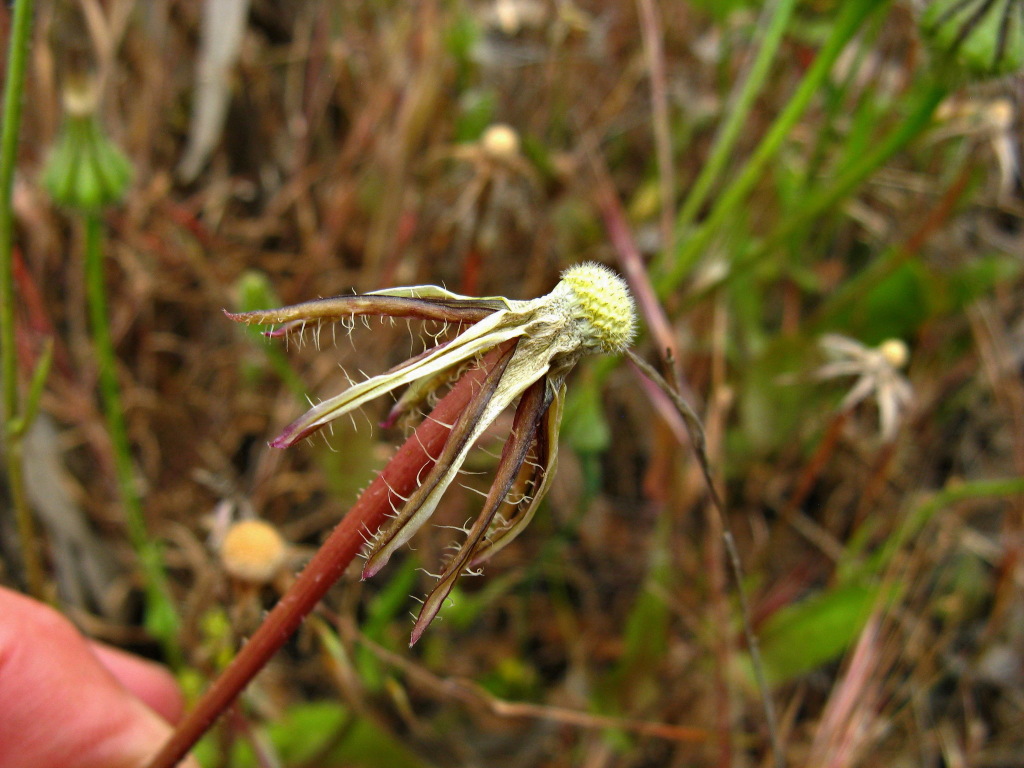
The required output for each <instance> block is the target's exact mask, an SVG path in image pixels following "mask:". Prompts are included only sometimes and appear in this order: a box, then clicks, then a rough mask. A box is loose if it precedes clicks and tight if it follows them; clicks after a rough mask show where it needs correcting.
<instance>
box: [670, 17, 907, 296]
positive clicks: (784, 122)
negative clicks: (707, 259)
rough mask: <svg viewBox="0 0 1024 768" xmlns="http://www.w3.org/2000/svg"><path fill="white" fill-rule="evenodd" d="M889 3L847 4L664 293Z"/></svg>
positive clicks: (677, 262) (674, 267)
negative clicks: (873, 16)
mask: <svg viewBox="0 0 1024 768" xmlns="http://www.w3.org/2000/svg"><path fill="white" fill-rule="evenodd" d="M886 3H887V0H851V2H847V3H843V4H842V9H841V11H840V16H839V18H838V19H837V20H836V23H835V26H834V27H833V28H832V33H831V36H830V37H829V39H828V40H827V41H826V43H825V45H824V47H823V48H822V49H821V50H820V51H819V52H818V55H817V56H816V57H815V59H814V63H813V64H812V65H811V67H810V69H809V70H808V71H807V74H806V75H804V79H803V80H802V81H801V83H800V86H799V87H798V88H797V90H796V93H794V94H793V97H792V98H791V99H790V100H789V103H788V104H787V105H786V108H785V109H784V110H783V111H782V114H781V115H779V116H778V117H777V118H776V120H775V122H774V123H772V126H771V128H769V129H768V133H767V134H766V135H765V137H764V138H763V139H762V140H761V143H760V144H759V145H758V147H757V149H756V150H755V151H754V154H753V156H752V157H751V158H750V159H749V160H747V164H746V165H745V166H744V167H743V170H742V171H740V173H739V174H738V175H737V176H736V178H735V179H734V181H733V182H732V183H731V184H730V185H729V186H728V187H726V189H725V190H724V191H723V192H722V194H721V195H720V196H719V198H718V202H717V203H716V204H715V207H714V209H713V210H712V211H711V214H710V215H709V216H708V218H707V220H705V221H704V222H703V223H702V224H701V227H700V229H698V230H697V232H696V233H695V234H694V236H693V237H691V238H690V239H689V240H687V241H686V242H685V243H684V244H683V245H682V246H681V248H680V249H679V251H678V252H677V253H676V255H675V258H674V259H673V261H672V263H671V264H669V265H667V267H666V269H664V270H663V271H662V275H661V276H660V279H659V280H658V281H657V287H658V293H659V295H661V296H662V297H665V296H667V295H668V294H669V293H671V292H672V291H673V290H675V288H676V287H677V286H678V285H679V283H681V282H682V281H683V279H684V278H685V277H686V276H687V275H688V274H689V273H690V271H691V269H692V268H693V265H694V264H695V263H696V261H697V259H698V257H699V256H700V255H701V254H702V253H703V252H704V250H705V249H706V248H707V247H708V245H710V243H711V241H712V239H713V238H714V237H715V236H716V235H717V234H718V233H719V230H720V228H721V226H722V224H724V223H725V222H726V221H727V220H728V219H729V217H731V216H732V215H733V214H734V213H735V211H736V209H737V207H738V206H739V205H740V204H741V203H742V202H743V201H744V200H745V199H746V197H747V195H748V194H749V192H750V190H751V189H753V187H754V185H755V184H756V183H757V181H758V180H759V179H760V178H761V173H762V171H763V170H764V167H765V165H766V164H767V163H768V161H769V160H771V159H772V158H773V157H774V156H775V154H776V153H777V152H778V151H779V149H780V148H781V146H782V142H783V141H784V140H785V139H786V137H787V136H788V135H789V133H790V131H791V130H792V129H793V127H794V126H795V125H796V122H797V120H799V119H800V117H801V116H802V115H803V113H804V112H805V111H806V109H807V107H808V106H809V105H810V103H811V99H812V98H813V97H814V96H815V94H817V93H818V91H819V89H820V87H821V84H822V82H823V81H824V80H825V78H826V77H827V76H828V74H829V72H830V71H831V70H832V66H833V64H835V61H836V59H837V58H839V54H840V53H842V51H843V49H844V48H845V47H846V44H847V43H848V42H849V41H850V40H851V39H852V38H853V36H854V35H855V34H856V33H857V31H858V30H859V29H860V26H861V24H862V23H863V21H864V19H866V18H867V17H868V15H870V14H871V13H872V12H873V11H874V10H876V9H877V8H879V7H881V6H882V5H885V4H886Z"/></svg>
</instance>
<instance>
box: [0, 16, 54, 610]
mask: <svg viewBox="0 0 1024 768" xmlns="http://www.w3.org/2000/svg"><path fill="white" fill-rule="evenodd" d="M31 33H32V0H16V2H15V3H14V18H13V20H12V23H11V38H10V42H9V44H8V48H7V84H6V87H5V88H4V105H3V126H2V134H0V368H2V373H0V385H2V387H3V432H4V442H5V444H6V446H7V461H6V464H7V478H8V483H9V485H10V492H11V503H12V505H13V507H14V514H15V517H16V519H17V524H18V536H19V537H20V539H21V551H22V556H23V557H24V560H25V580H26V583H27V585H28V590H29V592H30V593H31V594H32V595H33V596H35V597H37V598H40V599H41V598H43V596H44V591H45V583H46V582H45V578H44V572H43V565H42V561H41V559H40V556H39V550H38V546H37V538H38V537H37V536H36V530H35V521H34V519H33V518H32V512H31V510H30V509H29V508H28V500H27V498H26V495H25V478H24V466H23V464H22V461H23V453H22V434H23V432H24V430H16V429H14V425H15V423H16V422H17V420H18V417H19V397H18V369H17V358H16V348H15V338H14V271H13V256H14V208H13V205H12V202H13V192H14V168H15V164H16V163H17V157H18V129H19V128H20V127H21V109H22V104H23V102H24V94H25V69H26V65H27V61H28V44H29V39H30V38H31Z"/></svg>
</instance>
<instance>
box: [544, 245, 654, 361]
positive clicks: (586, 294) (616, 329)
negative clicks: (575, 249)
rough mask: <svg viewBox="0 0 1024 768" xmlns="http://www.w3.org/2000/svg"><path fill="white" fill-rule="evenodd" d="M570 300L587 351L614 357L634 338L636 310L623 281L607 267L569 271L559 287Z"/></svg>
mask: <svg viewBox="0 0 1024 768" xmlns="http://www.w3.org/2000/svg"><path fill="white" fill-rule="evenodd" d="M561 286H565V289H566V290H567V291H568V292H569V293H570V295H571V297H572V299H571V301H572V304H571V307H572V312H573V316H574V319H575V321H576V323H577V325H578V328H579V331H580V334H581V335H582V336H583V338H584V343H585V344H586V346H587V347H589V348H592V349H594V350H600V351H601V352H607V353H610V354H615V353H618V352H622V351H623V350H625V349H626V347H628V346H629V345H630V344H631V343H632V341H633V336H634V335H636V307H635V306H634V304H633V297H632V296H631V295H630V293H629V288H627V287H626V281H625V280H623V279H622V278H621V277H619V276H618V275H616V274H615V273H614V272H612V271H611V270H610V269H608V268H607V267H604V266H602V265H600V264H593V263H586V264H577V265H576V266H573V267H569V269H567V270H565V272H563V273H562V280H561V283H559V286H558V287H556V288H555V290H556V291H558V289H559V287H561Z"/></svg>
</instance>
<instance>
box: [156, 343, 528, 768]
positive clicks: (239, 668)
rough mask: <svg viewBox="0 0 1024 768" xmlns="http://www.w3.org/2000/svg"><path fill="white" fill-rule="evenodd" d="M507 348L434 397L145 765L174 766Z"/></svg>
mask: <svg viewBox="0 0 1024 768" xmlns="http://www.w3.org/2000/svg"><path fill="white" fill-rule="evenodd" d="M507 349H508V346H507V344H506V345H502V346H500V347H498V348H497V349H496V350H494V351H492V352H491V353H490V354H489V355H488V356H487V357H485V358H484V361H483V363H481V365H480V367H478V368H475V369H473V370H470V371H468V372H467V373H466V374H464V375H463V376H462V377H461V378H460V379H459V380H458V382H457V383H456V384H455V386H454V387H453V388H452V390H451V391H450V392H449V393H448V394H447V395H445V396H444V397H443V398H442V399H441V400H440V402H438V404H437V405H436V406H435V407H434V410H433V411H432V412H431V415H430V418H427V419H424V420H423V422H421V423H420V425H419V427H417V429H416V431H415V432H414V433H413V434H412V435H410V436H409V438H408V439H407V440H406V441H405V443H404V444H403V445H402V447H401V448H399V449H398V452H397V453H396V454H395V455H394V456H393V457H392V459H391V461H389V462H388V465H387V466H386V467H385V468H384V470H383V471H382V472H381V473H380V474H379V475H377V477H376V478H375V479H374V481H373V482H372V483H370V486H369V487H368V488H367V489H366V490H365V491H364V492H363V494H362V495H361V496H360V497H359V499H358V500H357V501H356V503H355V504H353V505H352V508H351V509H350V510H349V511H348V514H346V515H345V517H344V518H343V519H342V521H341V522H340V523H339V524H338V527H337V528H335V529H334V531H332V532H331V535H330V536H329V537H328V538H327V541H325V542H324V544H323V545H322V546H321V547H320V549H319V550H318V551H317V553H316V554H315V555H314V556H313V559H312V560H310V561H309V565H307V566H306V568H305V570H303V571H302V573H300V574H299V576H298V577H297V578H296V580H295V581H294V583H293V584H292V586H291V587H290V588H289V589H288V592H287V593H285V595H284V596H283V597H282V598H281V600H280V601H279V602H278V603H277V605H275V606H274V608H273V610H271V612H270V613H269V614H268V616H267V617H266V619H264V620H263V623H262V624H260V626H259V628H258V629H257V630H256V632H255V633H254V634H253V636H252V637H251V638H249V640H248V641H247V642H246V643H245V645H244V646H242V649H241V650H240V651H239V652H238V655H237V656H235V658H234V659H232V660H231V662H230V663H229V664H228V666H227V668H226V669H225V670H224V671H223V672H222V673H221V675H220V677H218V678H217V679H216V680H214V682H213V685H211V686H210V688H209V689H208V690H207V691H206V693H205V694H204V695H203V697H202V698H201V699H200V700H199V703H198V704H197V705H196V707H195V709H193V710H192V711H191V712H189V713H188V714H187V715H186V716H185V717H184V718H183V719H182V720H181V722H179V723H178V726H177V728H175V730H174V733H173V734H171V737H170V739H168V741H167V743H165V744H164V746H163V747H162V748H161V750H160V751H159V752H158V753H157V754H156V756H154V757H153V759H152V760H151V761H150V763H149V765H148V767H147V768H172V766H174V765H176V764H177V763H178V762H179V761H180V760H181V759H182V758H183V757H184V756H185V754H186V753H187V752H188V751H189V750H190V749H191V748H192V746H193V745H194V744H195V743H196V742H197V741H198V740H199V739H200V738H201V737H202V735H203V734H204V733H205V732H206V731H207V729H209V728H210V726H211V725H213V723H214V721H215V720H216V719H217V718H218V717H219V716H220V715H221V713H222V712H223V711H224V710H225V709H227V707H228V706H229V705H230V704H231V702H232V701H234V699H235V697H236V696H238V694H239V693H241V692H242V690H243V689H244V688H245V686H246V685H247V684H248V682H249V681H250V680H251V679H252V678H253V677H254V676H255V675H256V673H257V672H259V670H260V669H261V668H262V667H263V665H265V664H266V663H267V661H268V660H269V659H270V657H271V656H273V655H274V654H275V653H276V652H277V650H278V649H279V648H280V647H281V646H282V645H284V643H285V642H286V641H287V640H288V638H289V637H291V636H292V634H293V633H294V632H295V630H296V629H298V627H299V625H300V624H301V623H302V620H303V619H304V618H305V617H306V616H307V615H308V614H309V612H310V611H312V610H313V608H314V607H316V604H317V603H318V602H320V599H321V598H322V597H323V596H324V595H325V594H326V593H327V590H329V589H330V588H331V586H333V585H334V583H335V582H336V581H337V580H338V579H339V578H341V575H342V574H343V573H344V572H345V570H346V569H347V568H348V566H349V564H350V563H351V562H352V561H353V560H354V559H355V556H356V555H357V554H358V553H359V552H360V551H361V550H362V549H363V547H364V546H365V545H366V540H367V537H369V536H372V535H373V534H374V533H375V532H376V531H377V530H378V529H379V528H380V526H381V525H383V524H384V522H385V521H386V520H387V519H388V518H389V516H390V515H392V514H394V513H393V510H392V508H391V498H392V495H399V496H408V495H409V494H410V493H412V491H413V490H414V489H415V488H416V485H417V480H418V478H419V477H420V476H421V473H422V472H424V471H426V469H428V468H429V467H430V466H431V465H432V464H433V460H432V459H431V458H430V457H431V456H437V455H439V454H440V452H441V449H442V448H443V447H444V443H445V440H447V439H448V434H449V430H448V427H446V426H445V425H446V424H451V423H452V422H454V420H455V419H456V418H457V416H458V414H459V413H460V412H461V411H462V410H464V409H465V408H466V407H467V405H468V404H469V401H470V399H471V398H472V397H473V394H474V392H475V390H476V388H477V387H479V386H480V383H481V381H482V380H483V378H484V376H485V375H486V374H487V371H488V370H489V368H490V366H491V365H493V364H494V363H495V362H496V361H497V359H498V357H499V355H500V353H502V352H504V351H507ZM496 353H498V354H496Z"/></svg>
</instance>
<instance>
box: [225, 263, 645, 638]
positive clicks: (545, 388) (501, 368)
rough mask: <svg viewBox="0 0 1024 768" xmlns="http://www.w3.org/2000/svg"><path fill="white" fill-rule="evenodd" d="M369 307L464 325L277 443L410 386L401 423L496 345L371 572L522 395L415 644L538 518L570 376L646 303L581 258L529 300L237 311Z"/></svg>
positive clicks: (288, 327)
mask: <svg viewBox="0 0 1024 768" xmlns="http://www.w3.org/2000/svg"><path fill="white" fill-rule="evenodd" d="M366 315H376V316H381V317H405V318H419V319H423V320H433V321H441V322H444V323H449V324H455V325H457V326H458V327H459V328H460V329H461V331H460V332H459V333H458V334H457V335H455V336H454V337H453V338H450V339H448V340H446V341H443V342H438V343H436V344H435V345H434V346H432V347H429V348H427V349H425V350H424V351H423V352H422V353H420V354H418V355H416V356H414V357H412V358H410V359H408V360H406V361H405V362H403V363H401V364H399V365H397V366H395V367H394V368H392V369H391V370H389V371H387V372H385V373H382V374H380V375H378V376H373V377H371V378H368V379H366V380H365V381H362V382H360V383H358V384H353V385H352V386H351V387H349V388H348V389H347V390H345V391H344V392H341V393H340V394H338V395H335V396H333V397H330V398H327V399H326V400H324V401H323V402H321V403H320V404H319V405H317V406H315V407H313V408H312V409H310V410H309V411H307V412H306V413H304V414H303V415H302V416H300V417H299V418H298V419H296V420H295V421H294V422H292V423H291V424H289V425H288V426H287V427H286V428H285V429H284V431H283V432H282V433H281V434H280V435H279V436H278V437H276V438H275V439H274V440H273V441H271V443H270V444H271V445H272V446H274V447H276V448H285V447H288V446H290V445H293V444H294V443H296V442H297V441H299V440H301V439H302V438H304V437H307V436H308V435H311V434H312V433H314V432H316V431H317V430H319V429H320V428H321V427H323V426H325V425H327V424H329V423H330V422H332V421H333V420H334V419H336V418H338V417H339V416H343V415H345V414H347V413H349V412H351V411H352V410H354V409H356V408H359V407H360V406H362V405H364V404H365V403H367V402H369V401H370V400H373V399H375V398H377V397H380V396H381V395H384V394H388V393H391V392H394V391H395V390H397V389H399V388H402V387H405V388H406V389H405V392H404V394H403V395H402V396H401V397H400V398H399V399H398V400H397V402H396V404H395V407H394V408H392V410H391V412H390V413H389V414H388V417H387V419H386V420H385V424H391V423H393V422H394V421H396V420H397V418H398V417H399V416H403V415H406V414H408V413H410V412H412V411H413V410H414V408H415V407H416V405H418V404H419V403H422V402H424V401H425V400H427V398H428V397H429V396H430V395H432V394H434V393H435V392H436V391H437V390H438V389H440V388H441V387H444V386H446V385H448V384H450V383H452V382H453V381H454V380H455V379H457V378H458V376H459V375H461V374H462V373H463V372H464V371H465V370H466V367H467V366H470V367H472V366H479V365H482V364H483V363H481V361H482V360H483V359H484V356H485V355H488V353H493V354H490V355H488V357H487V360H488V361H489V362H488V363H487V364H486V365H487V370H486V372H485V375H484V376H483V379H482V382H481V384H480V386H479V389H477V390H476V392H475V393H474V394H473V396H472V398H471V399H470V401H469V403H468V405H467V407H466V408H465V409H464V410H462V411H461V413H460V414H459V416H458V418H457V419H455V420H454V422H453V423H452V424H450V425H447V424H446V425H445V427H446V428H447V429H448V437H447V439H446V440H445V443H444V446H443V448H442V450H441V451H440V453H439V454H438V455H437V456H436V457H432V461H431V463H430V464H428V466H427V467H425V468H424V470H423V471H422V472H421V477H420V478H419V479H418V482H417V487H416V489H415V490H414V491H413V492H412V493H411V494H410V495H409V496H408V497H404V498H403V497H401V496H399V495H398V494H397V493H392V498H391V503H392V506H393V508H394V516H393V517H392V518H391V519H390V520H389V521H388V522H387V523H386V524H385V525H384V526H382V527H381V528H380V530H378V531H376V532H375V533H374V535H373V537H372V539H371V541H370V542H369V544H368V547H367V551H366V564H365V566H364V568H363V578H369V577H370V576H373V575H374V574H376V573H378V572H379V571H380V570H381V569H382V568H383V567H384V566H385V565H386V564H387V562H388V560H389V559H390V557H391V556H392V555H393V554H394V553H395V551H396V550H397V549H398V548H399V547H401V546H402V545H403V544H405V543H406V542H407V541H408V540H409V539H410V538H411V537H412V536H413V535H414V534H415V533H416V531H417V530H419V528H420V527H422V525H423V524H424V523H425V522H426V521H427V520H428V519H429V518H430V516H431V515H432V514H433V512H434V510H435V509H436V508H437V505H438V502H439V501H440V499H441V497H442V496H443V495H444V493H445V491H446V490H447V489H448V487H449V486H450V485H451V484H452V482H453V481H454V479H455V478H456V476H457V475H458V473H459V470H460V469H461V468H462V465H463V463H464V462H465V460H466V457H467V455H468V454H469V451H470V449H471V448H472V447H473V445H474V444H475V443H476V442H477V440H478V439H479V438H480V437H481V436H482V435H483V434H484V432H485V431H486V430H487V429H488V427H490V426H491V425H492V424H493V423H494V421H495V419H497V418H498V416H499V415H500V414H501V413H502V412H503V411H504V410H505V409H506V408H508V407H509V406H511V405H512V404H513V403H515V402H516V400H517V399H518V404H517V405H516V411H515V416H514V421H513V427H512V434H511V436H510V437H509V438H508V439H507V440H506V442H505V445H504V448H503V450H502V453H501V458H500V459H499V462H498V467H497V470H496V473H495V478H494V481H493V483H492V485H491V488H490V491H489V492H488V494H487V497H486V499H485V501H484V506H483V509H482V510H481V513H480V515H479V516H478V517H477V519H476V521H475V522H474V524H473V525H472V526H471V527H470V528H468V529H466V530H465V534H466V539H465V542H464V543H463V544H462V545H461V546H460V547H459V548H458V549H457V551H456V552H455V553H454V555H452V556H451V557H450V558H449V559H448V561H447V562H446V563H445V565H444V568H443V569H442V571H441V573H440V574H439V575H438V577H437V583H436V585H435V586H434V588H433V589H432V590H431V592H430V593H429V594H428V595H427V598H426V600H425V601H424V604H423V608H422V609H421V611H420V615H419V618H418V619H417V621H416V625H415V627H414V629H413V634H412V642H416V640H417V639H419V637H420V636H421V635H422V633H423V631H424V630H425V629H426V627H427V626H428V625H429V623H430V622H431V620H432V619H433V618H434V617H435V616H436V615H437V613H438V611H439V610H440V607H441V605H442V604H443V603H444V600H445V598H446V597H447V596H448V595H449V593H450V592H451V590H452V588H453V586H454V584H455V581H456V579H457V578H458V576H459V575H460V574H462V573H463V572H465V571H467V570H469V569H472V568H477V567H478V566H479V565H480V564H481V563H482V562H484V561H485V560H486V559H487V558H489V557H490V556H491V555H493V554H494V553H495V552H497V551H498V550H500V549H501V548H502V547H504V546H505V545H507V544H508V543H509V542H510V541H511V540H512V539H513V538H515V536H517V535H518V534H519V533H520V532H521V531H522V530H523V528H524V527H525V526H526V524H527V523H529V521H530V520H531V519H532V517H533V515H534V513H535V512H536V509H537V506H538V504H539V503H540V500H541V499H542V498H543V496H544V494H545V493H546V492H547V489H548V486H549V484H550V481H551V477H552V475H553V473H554V468H555V462H556V458H557V453H558V450H557V449H558V429H559V423H560V418H561V412H562V402H563V397H564V392H565V379H566V376H567V375H568V373H569V371H570V370H571V369H572V368H573V366H575V365H576V363H577V362H578V361H579V360H580V358H581V357H583V356H584V355H586V354H591V353H597V352H611V353H615V352H621V351H623V350H624V349H625V348H626V347H627V346H628V345H629V344H630V342H631V341H632V339H633V335H634V333H635V328H636V311H635V308H634V306H633V300H632V297H631V296H630V294H629V291H628V289H627V288H626V285H625V282H624V281H623V280H622V279H621V278H620V277H618V276H617V275H616V274H615V273H613V272H612V271H611V270H609V269H607V268H606V267H603V266H600V265H598V264H581V265H577V266H575V267H571V268H570V269H568V270H566V272H565V273H564V274H563V275H562V279H561V281H560V282H559V283H558V284H557V285H556V286H555V288H554V290H552V291H551V293H549V294H547V295H546V296H542V297H540V298H537V299H532V300H529V301H514V300H510V299H505V298H502V297H489V298H473V297H469V296H460V295H459V294H455V293H451V292H450V291H447V290H445V289H443V288H439V287H437V286H431V285H424V286H413V287H407V288H392V289H387V290H383V291H376V292H374V293H368V294H361V295H354V296H342V297H337V298H331V299H318V300H316V301H310V302H306V303H303V304H297V305H294V306H290V307H284V308H281V309H276V310H266V311H259V312H246V313H242V314H231V313H228V316H229V317H230V318H231V319H232V320H236V321H238V322H243V323H249V324H261V325H263V324H274V325H278V326H279V327H278V328H277V329H276V330H271V331H268V332H267V335H268V336H273V337H278V336H287V335H288V334H290V333H293V332H296V331H301V330H302V329H303V328H304V327H305V326H306V325H307V324H310V323H314V324H316V323H322V322H325V321H331V322H339V323H341V324H343V325H345V326H346V327H351V324H352V323H353V322H354V318H355V317H359V316H366ZM426 418H428V419H429V418H430V416H429V415H428V416H427V417H426Z"/></svg>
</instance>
